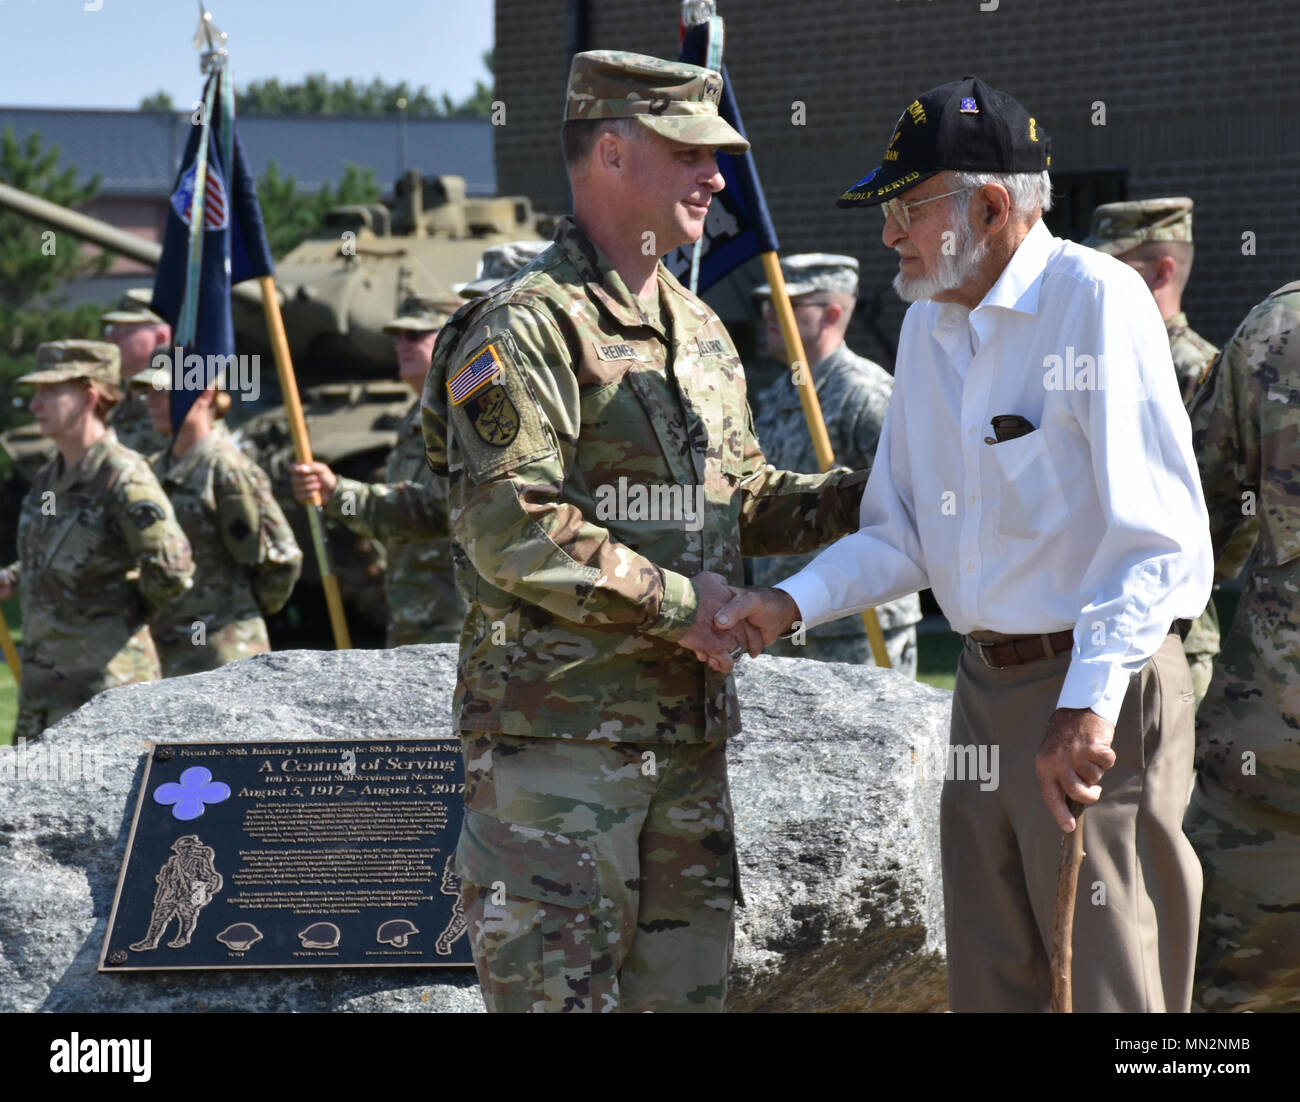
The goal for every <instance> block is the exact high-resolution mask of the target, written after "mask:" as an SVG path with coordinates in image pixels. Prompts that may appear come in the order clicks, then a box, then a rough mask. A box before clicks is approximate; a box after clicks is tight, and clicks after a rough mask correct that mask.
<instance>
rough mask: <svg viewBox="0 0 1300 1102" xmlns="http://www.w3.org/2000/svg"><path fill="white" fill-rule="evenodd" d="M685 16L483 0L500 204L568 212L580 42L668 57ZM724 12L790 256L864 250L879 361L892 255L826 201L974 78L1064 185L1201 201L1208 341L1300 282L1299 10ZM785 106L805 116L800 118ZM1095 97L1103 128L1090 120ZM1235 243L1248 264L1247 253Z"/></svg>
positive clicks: (854, 1)
mask: <svg viewBox="0 0 1300 1102" xmlns="http://www.w3.org/2000/svg"><path fill="white" fill-rule="evenodd" d="M984 3H985V4H991V3H993V0H984ZM678 10H679V5H678V4H677V3H676V0H585V2H584V0H496V83H497V95H498V98H500V99H501V100H503V101H504V102H505V103H506V105H507V122H506V125H505V126H501V127H498V128H497V129H496V166H497V179H498V186H499V188H500V190H501V191H502V192H505V193H512V192H523V193H525V194H528V195H530V196H531V197H532V198H533V200H534V202H535V204H537V205H538V206H539V207H542V208H544V209H551V210H563V209H567V206H568V188H567V184H566V182H565V178H564V169H563V164H562V161H561V158H560V154H559V148H558V141H559V139H558V132H559V120H560V113H561V108H562V104H563V89H564V81H565V77H566V75H567V73H568V65H569V56H570V53H571V50H572V49H573V46H574V45H575V43H576V44H577V45H579V46H580V48H586V49H627V50H634V51H637V52H642V53H649V54H657V55H659V56H661V57H673V56H676V51H677V17H678ZM719 10H720V14H721V15H723V16H724V17H725V18H726V21H727V24H726V25H727V41H726V62H727V68H728V71H729V73H730V76H731V79H732V83H733V85H734V87H735V90H736V96H737V99H738V101H739V104H740V107H741V110H742V112H743V115H744V121H745V126H746V129H747V130H748V132H749V137H750V139H751V140H752V142H753V145H754V151H755V155H756V157H757V159H758V166H759V172H760V175H761V178H762V181H763V185H764V190H765V191H766V194H767V199H768V203H769V205H770V207H771V209H772V214H773V218H774V220H775V223H776V227H777V230H778V233H779V234H780V236H781V244H782V250H783V251H784V252H787V253H790V252H806V251H814V250H826V251H836V252H848V253H852V254H854V255H856V256H858V257H859V259H860V260H861V262H862V296H863V305H862V307H861V308H860V311H859V313H860V317H859V318H858V319H856V320H855V325H854V331H853V332H852V333H851V343H853V344H855V346H856V347H858V348H859V350H860V351H862V352H864V353H866V354H869V355H874V356H876V358H879V359H882V360H883V361H884V362H886V363H888V362H889V361H890V359H891V346H892V341H893V339H894V337H895V336H896V334H897V332H898V327H899V324H900V322H901V320H902V314H903V305H902V304H901V303H900V302H898V300H897V299H896V298H895V296H894V294H893V292H892V290H890V288H889V283H890V280H891V279H892V278H893V274H894V271H895V270H896V264H895V262H894V260H893V259H892V258H893V254H892V253H891V252H889V251H887V250H885V249H884V247H883V246H882V245H881V243H880V225H881V220H880V216H879V214H878V213H876V212H875V211H873V210H866V211H857V210H854V211H842V210H839V209H837V208H836V207H835V203H834V200H835V197H836V196H837V195H838V194H839V193H840V191H842V190H843V189H844V188H845V187H846V186H847V185H848V184H850V183H852V182H854V181H855V180H857V179H858V178H860V177H861V176H863V175H865V174H866V172H867V171H869V170H870V169H871V168H872V167H874V166H875V165H876V164H877V163H878V162H879V157H880V154H881V152H882V150H883V149H884V146H885V143H886V141H887V140H888V138H889V135H890V132H891V130H892V128H893V124H894V121H895V119H896V118H897V117H898V114H899V112H900V111H901V110H902V108H903V107H904V106H905V105H906V104H907V103H908V102H909V101H910V100H911V99H912V98H913V97H914V96H915V95H916V94H917V93H919V92H921V91H924V90H925V89H927V88H930V87H933V86H935V85H937V84H941V83H944V82H945V81H948V80H952V79H955V78H957V77H959V76H962V75H964V74H967V73H974V74H976V75H978V76H980V77H982V78H983V79H984V80H985V81H986V82H988V83H989V84H991V85H992V86H994V87H997V88H1004V89H1006V90H1008V91H1010V92H1012V93H1013V94H1014V95H1016V96H1017V98H1019V99H1020V100H1021V101H1022V102H1023V103H1025V104H1026V106H1028V107H1029V109H1030V110H1031V112H1032V113H1033V114H1034V116H1035V117H1036V118H1037V119H1038V120H1039V122H1040V124H1041V125H1042V126H1043V127H1044V128H1045V129H1046V130H1047V132H1048V133H1049V134H1050V135H1051V137H1052V141H1053V170H1054V173H1055V174H1056V175H1057V176H1058V180H1059V182H1060V183H1061V185H1062V187H1065V185H1068V183H1069V182H1070V180H1071V179H1077V178H1079V177H1078V176H1077V175H1076V174H1083V175H1085V176H1087V175H1091V174H1096V173H1113V174H1115V175H1114V176H1112V180H1113V181H1118V182H1117V183H1115V184H1114V185H1113V186H1116V187H1122V188H1123V190H1124V193H1125V195H1124V197H1128V198H1142V197H1146V196H1154V195H1169V194H1187V195H1191V196H1192V197H1193V198H1194V199H1195V200H1196V214H1195V230H1196V242H1197V252H1196V263H1195V269H1194V271H1193V274H1192V279H1191V283H1190V284H1189V286H1188V290H1187V294H1186V296H1185V299H1184V304H1185V306H1186V309H1187V312H1188V315H1189V317H1190V319H1191V322H1192V324H1193V326H1194V327H1196V328H1197V329H1198V330H1200V331H1201V332H1202V333H1203V334H1204V335H1205V336H1206V337H1208V338H1209V339H1210V340H1212V341H1214V342H1215V343H1216V344H1221V343H1222V342H1223V341H1224V340H1226V339H1227V337H1228V336H1229V335H1230V334H1231V332H1232V330H1233V328H1234V327H1235V326H1236V324H1237V322H1238V321H1240V319H1241V318H1242V316H1243V315H1244V314H1245V312H1246V310H1247V309H1249V307H1250V306H1252V305H1253V304H1254V303H1255V302H1257V301H1258V300H1259V299H1261V298H1262V297H1263V296H1264V295H1265V294H1267V293H1268V292H1269V291H1270V290H1272V289H1273V288H1275V287H1277V286H1279V285H1280V284H1282V283H1285V282H1287V281H1288V280H1291V279H1295V278H1300V249H1298V246H1300V240H1298V238H1300V203H1298V202H1297V199H1296V184H1297V181H1298V180H1300V125H1297V113H1296V107H1295V106H1294V99H1295V96H1294V87H1295V79H1294V67H1295V58H1296V57H1298V56H1300V15H1297V13H1296V9H1295V7H1294V4H1293V0H1140V2H1137V3H1135V2H1134V0H1088V2H1086V3H1084V2H1082V0H997V4H996V8H995V10H992V11H982V10H981V5H980V0H822V2H820V3H815V4H813V3H809V4H793V3H789V2H784V3H776V2H774V0H721V3H719ZM583 12H585V14H586V20H585V25H586V35H585V40H583V41H578V40H577V39H575V35H574V31H573V28H574V26H575V25H576V24H577V23H581V22H583V20H582V19H581V15H582V13H583ZM795 101H799V102H801V103H803V104H804V105H805V112H806V125H803V126H797V125H793V124H792V106H791V105H792V104H793V103H794V102H795ZM1097 101H1101V103H1103V104H1104V105H1105V125H1104V126H1103V125H1094V123H1093V121H1092V120H1093V116H1094V114H1095V112H1096V108H1095V107H1094V104H1095V103H1096V102H1097ZM1104 197H1106V196H1104ZM1109 197H1116V198H1118V197H1121V196H1120V195H1118V194H1115V195H1112V196H1109ZM1064 198H1065V202H1064V204H1063V209H1061V210H1060V211H1058V212H1057V214H1056V215H1055V216H1054V217H1051V218H1050V219H1049V220H1050V221H1051V222H1052V224H1053V228H1054V229H1055V230H1056V232H1058V233H1064V234H1066V235H1067V236H1074V237H1078V236H1082V231H1083V230H1084V229H1085V228H1086V218H1087V214H1088V209H1089V208H1090V206H1091V200H1089V202H1088V203H1087V204H1086V205H1083V209H1074V210H1071V209H1069V208H1070V207H1071V204H1070V198H1069V195H1068V188H1067V194H1066V195H1065V196H1064ZM1078 205H1079V204H1076V206H1078ZM1071 215H1072V216H1073V217H1072V218H1071V217H1070V216H1071ZM1063 218H1065V219H1067V220H1068V221H1071V222H1073V224H1065V223H1063V221H1062V219H1063ZM1247 231H1250V232H1251V233H1253V234H1254V236H1255V250H1256V251H1255V255H1253V256H1248V255H1243V253H1242V235H1243V233H1245V232H1247ZM873 310H874V312H875V313H876V326H875V328H874V329H873V328H871V327H869V326H868V325H867V324H866V322H867V317H868V316H869V315H870V314H872V313H873Z"/></svg>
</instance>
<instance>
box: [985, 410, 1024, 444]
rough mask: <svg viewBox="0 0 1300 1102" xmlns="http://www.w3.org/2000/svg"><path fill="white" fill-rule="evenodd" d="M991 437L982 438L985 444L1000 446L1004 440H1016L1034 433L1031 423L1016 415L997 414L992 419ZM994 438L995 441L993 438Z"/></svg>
mask: <svg viewBox="0 0 1300 1102" xmlns="http://www.w3.org/2000/svg"><path fill="white" fill-rule="evenodd" d="M992 423H993V433H994V435H993V436H986V437H984V443H986V444H1001V443H1002V442H1003V441H1006V440H1018V439H1019V438H1020V437H1022V436H1028V435H1029V434H1030V433H1031V432H1033V431H1034V426H1033V422H1031V421H1029V420H1028V419H1027V418H1025V417H1021V416H1020V414H1018V413H999V414H998V415H997V416H996V417H994V418H993V422H992ZM994 437H996V439H995V438H994Z"/></svg>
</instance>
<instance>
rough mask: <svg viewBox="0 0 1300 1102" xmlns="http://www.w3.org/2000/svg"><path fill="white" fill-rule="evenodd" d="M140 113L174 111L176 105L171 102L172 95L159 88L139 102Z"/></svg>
mask: <svg viewBox="0 0 1300 1102" xmlns="http://www.w3.org/2000/svg"><path fill="white" fill-rule="evenodd" d="M140 110H141V111H175V110H176V104H175V102H174V101H173V100H172V94H171V93H170V92H168V91H167V90H166V89H164V88H159V89H158V91H156V92H154V93H153V95H151V96H145V97H144V99H142V100H141V101H140Z"/></svg>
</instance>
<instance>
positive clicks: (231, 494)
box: [149, 368, 302, 677]
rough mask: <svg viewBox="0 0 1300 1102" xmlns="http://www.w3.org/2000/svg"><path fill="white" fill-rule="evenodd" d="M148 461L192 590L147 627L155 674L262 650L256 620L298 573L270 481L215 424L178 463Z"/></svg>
mask: <svg viewBox="0 0 1300 1102" xmlns="http://www.w3.org/2000/svg"><path fill="white" fill-rule="evenodd" d="M163 370H166V369H165V368H164V369H163ZM150 463H151V465H152V466H153V469H154V473H155V474H156V475H157V476H158V481H159V482H160V483H161V484H162V487H163V489H164V490H165V491H166V492H167V495H168V497H170V498H171V502H172V507H173V508H174V509H175V510H176V519H177V520H178V521H179V522H180V525H181V527H182V528H183V529H184V530H185V535H186V536H187V537H188V538H189V541H190V546H191V547H192V548H193V551H194V568H195V570H194V585H193V586H192V587H191V588H189V589H188V590H186V591H185V592H184V593H182V594H181V595H180V596H178V597H176V598H175V599H174V600H172V601H170V602H168V604H167V605H166V606H164V607H163V608H162V609H160V610H159V611H158V612H157V613H156V614H155V615H154V616H153V618H152V619H151V620H150V621H149V630H150V631H151V633H152V634H153V638H154V642H155V644H156V645H157V647H158V657H159V658H160V659H161V661H162V668H163V673H164V675H165V676H167V677H175V676H178V675H180V674H187V673H201V672H203V671H204V670H215V669H216V668H217V667H218V666H224V665H225V664H226V663H227V662H234V661H235V660H236V659H238V658H250V657H252V656H253V655H255V654H265V653H267V652H268V651H269V650H270V649H271V642H270V639H268V638H267V634H266V622H265V621H264V620H263V619H262V616H263V614H265V615H268V616H269V615H271V614H272V613H274V612H278V611H279V610H280V609H281V608H283V607H284V605H285V603H286V602H287V601H288V600H289V596H290V595H291V594H292V593H293V587H294V584H295V583H296V582H297V581H298V576H299V575H300V574H301V573H302V551H301V550H300V549H299V547H298V543H297V541H296V540H295V539H294V537H293V529H292V528H290V527H289V522H288V520H286V519H285V515H284V513H283V511H281V509H280V506H279V505H278V504H277V503H276V500H275V497H274V495H273V494H272V493H271V482H270V479H268V478H267V477H266V474H265V473H264V472H263V471H262V469H261V468H260V467H258V466H257V465H256V464H255V463H253V462H252V461H251V460H250V459H248V458H247V457H246V456H245V455H244V453H243V452H241V451H240V450H239V447H238V446H237V445H236V444H235V442H234V440H232V439H231V436H230V432H229V430H228V429H227V428H226V426H225V425H224V424H222V423H221V422H220V421H218V422H217V423H216V424H215V425H213V426H212V431H211V432H210V433H208V435H207V436H205V437H203V439H202V440H200V441H198V443H196V444H195V445H194V446H193V447H192V448H191V449H190V450H189V451H188V452H186V453H185V454H184V455H183V456H181V457H180V458H179V459H175V458H172V457H170V456H168V455H167V453H166V452H163V453H160V454H158V455H155V456H153V457H151V459H150ZM198 623H202V624H203V625H204V627H203V635H202V642H199V640H198V639H196V636H195V631H196V629H195V625H196V624H198Z"/></svg>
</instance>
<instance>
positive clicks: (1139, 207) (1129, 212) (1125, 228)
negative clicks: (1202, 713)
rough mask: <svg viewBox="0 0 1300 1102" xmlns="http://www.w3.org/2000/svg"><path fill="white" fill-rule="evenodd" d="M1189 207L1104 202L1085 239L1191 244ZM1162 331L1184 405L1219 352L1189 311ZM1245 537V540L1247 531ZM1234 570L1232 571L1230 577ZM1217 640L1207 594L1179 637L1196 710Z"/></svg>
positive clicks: (1109, 243)
mask: <svg viewBox="0 0 1300 1102" xmlns="http://www.w3.org/2000/svg"><path fill="white" fill-rule="evenodd" d="M1193 205H1194V204H1193V202H1192V200H1191V199H1189V198H1187V197H1186V196H1171V197H1168V198H1161V199H1133V200H1129V201H1127V202H1123V203H1103V204H1102V205H1101V206H1099V207H1097V209H1096V210H1094V211H1093V212H1092V225H1091V228H1090V230H1089V236H1088V237H1087V238H1086V239H1085V240H1084V242H1083V243H1084V244H1085V245H1088V246H1090V247H1091V248H1094V249H1097V250H1099V251H1101V252H1104V253H1109V254H1110V255H1111V256H1115V257H1118V258H1119V259H1121V260H1123V259H1125V254H1126V253H1129V252H1131V251H1132V250H1134V249H1136V248H1138V247H1139V246H1142V245H1145V244H1147V243H1149V242H1161V241H1180V242H1184V243H1185V244H1187V245H1188V246H1191V245H1192V244H1193V241H1192V207H1193ZM1165 332H1166V333H1167V334H1168V335H1169V352H1170V355H1171V356H1172V358H1173V361H1174V371H1175V372H1176V373H1177V375H1178V386H1179V389H1180V390H1181V391H1182V394H1183V405H1189V404H1190V403H1191V400H1192V397H1193V396H1194V395H1195V393H1196V388H1197V385H1198V384H1199V383H1200V381H1201V379H1202V378H1204V377H1205V374H1206V372H1207V371H1209V369H1210V364H1211V363H1212V362H1213V361H1214V357H1215V356H1216V355H1217V354H1218V351H1219V350H1218V349H1217V348H1215V347H1214V345H1212V344H1211V343H1210V342H1209V341H1207V340H1206V339H1205V338H1204V337H1202V336H1201V335H1200V334H1199V333H1198V332H1196V330H1195V329H1193V328H1192V327H1191V326H1190V325H1188V324H1187V315H1186V314H1185V313H1183V311H1181V310H1180V311H1178V313H1176V314H1174V315H1173V316H1171V317H1168V318H1166V319H1165ZM1245 536H1246V538H1249V533H1246V534H1245ZM1235 574H1236V572H1235V571H1234V572H1233V575H1232V576H1235ZM1220 642H1221V640H1220V633H1219V610H1218V608H1217V607H1216V606H1215V603H1214V597H1213V596H1211V597H1210V603H1209V604H1208V605H1206V606H1205V611H1204V612H1203V613H1201V615H1200V616H1199V617H1197V618H1196V620H1194V621H1193V622H1192V627H1191V630H1190V631H1189V632H1188V633H1187V637H1186V638H1185V639H1184V640H1183V654H1184V655H1185V656H1186V658H1187V668H1188V669H1189V670H1191V673H1192V688H1193V690H1194V691H1195V693H1196V705H1197V707H1198V708H1199V707H1200V704H1201V701H1202V700H1204V699H1205V693H1206V690H1207V689H1209V687H1210V678H1211V676H1212V675H1213V674H1214V657H1215V655H1217V654H1218V653H1219V646H1220Z"/></svg>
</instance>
